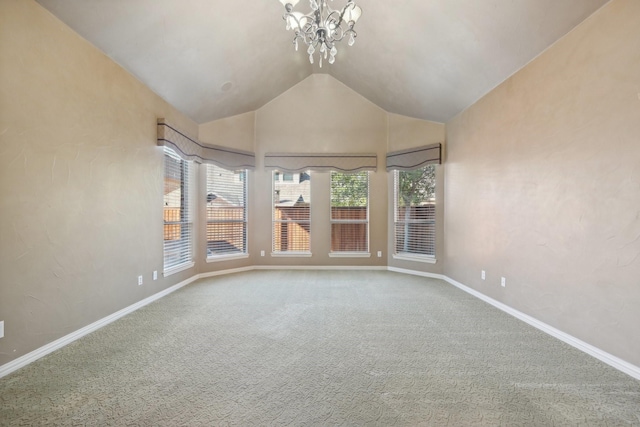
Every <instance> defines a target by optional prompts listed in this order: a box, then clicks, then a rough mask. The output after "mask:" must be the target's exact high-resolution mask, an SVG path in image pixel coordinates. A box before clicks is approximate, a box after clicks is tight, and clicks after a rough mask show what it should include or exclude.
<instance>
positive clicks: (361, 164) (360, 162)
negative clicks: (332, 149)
mask: <svg viewBox="0 0 640 427" xmlns="http://www.w3.org/2000/svg"><path fill="white" fill-rule="evenodd" d="M264 167H265V169H277V170H280V171H283V172H291V173H295V172H302V171H305V170H312V171H316V172H326V171H338V172H358V171H363V170H370V171H375V170H376V169H377V167H378V156H377V155H376V154H375V153H374V154H345V153H340V154H327V153H318V154H309V153H305V154H295V153H267V154H265V156H264Z"/></svg>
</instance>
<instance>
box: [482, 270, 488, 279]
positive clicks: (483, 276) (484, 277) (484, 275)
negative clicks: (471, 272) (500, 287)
mask: <svg viewBox="0 0 640 427" xmlns="http://www.w3.org/2000/svg"><path fill="white" fill-rule="evenodd" d="M480 277H482V280H484V279H486V278H487V275H486V274H485V273H484V270H482V273H481V274H480Z"/></svg>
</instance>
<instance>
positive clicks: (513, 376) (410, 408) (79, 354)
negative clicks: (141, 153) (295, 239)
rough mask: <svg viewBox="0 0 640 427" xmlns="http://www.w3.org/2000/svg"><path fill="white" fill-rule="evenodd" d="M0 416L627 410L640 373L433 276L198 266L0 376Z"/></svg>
mask: <svg viewBox="0 0 640 427" xmlns="http://www.w3.org/2000/svg"><path fill="white" fill-rule="evenodd" d="M0 424H1V425H3V426H4V425H11V426H15V425H139V426H180V425H189V426H210V425H216V426H217V425H221V426H223V425H237V426H253V425H261V426H264V425H292V426H301V425H323V426H324V425H381V426H393V425H397V426H416V425H425V426H439V425H451V426H472V425H488V426H495V425H505V426H519V425H523V426H564V425H567V426H576V425H584V426H598V425H607V426H609V425H611V426H618V425H621V426H622V425H640V381H637V380H634V379H632V378H631V377H628V376H626V375H625V374H622V373H620V372H618V371H616V370H614V369H613V368H610V367H608V366H606V365H604V364H603V363H601V362H599V361H598V360H596V359H593V358H591V357H590V356H587V355H585V354H583V353H581V352H579V351H578V350H575V349H573V348H571V347H569V346H567V345H565V344H564V343H562V342H560V341H557V340H555V339H553V338H551V337H549V336H547V335H545V334H543V333H541V332H539V331H537V330H536V329H533V328H531V327H529V326H528V325H526V324H524V323H522V322H520V321H518V320H516V319H514V318H512V317H510V316H508V315H506V314H504V313H502V312H500V311H498V310H496V309H494V308H493V307H491V306H488V305H487V304H485V303H483V302H481V301H479V300H477V299H475V298H473V297H471V296H469V295H467V294H465V293H463V292H462V291H460V290H458V289H456V288H454V287H452V286H450V285H448V284H446V283H444V282H441V281H437V280H430V279H424V278H419V277H413V276H407V275H402V274H395V273H389V272H362V271H357V272H354V271H269V272H251V273H242V274H236V275H230V276H226V277H220V278H213V279H207V280H202V281H200V282H197V283H195V284H192V285H190V286H187V287H185V288H183V289H182V290H180V291H178V292H176V293H174V294H171V295H169V296H167V297H165V298H163V299H162V300H160V301H158V302H156V303H154V304H151V305H149V306H147V307H145V308H143V309H140V310H139V311H137V312H136V313H133V314H131V315H129V316H127V317H125V318H123V319H121V320H119V321H117V322H115V323H113V324H111V325H109V326H107V327H105V328H103V329H101V330H99V331H97V332H95V333H93V334H91V335H89V336H87V337H85V338H83V339H81V340H79V341H76V342H75V343H73V344H71V345H69V346H67V347H65V348H63V349H61V350H59V351H57V352H55V353H52V354H51V355H49V356H47V357H45V358H43V359H41V360H39V361H37V362H35V363H33V364H31V365H29V366H27V367H26V368H23V369H21V370H19V371H17V372H15V373H14V374H12V375H10V376H7V377H5V378H3V379H0Z"/></svg>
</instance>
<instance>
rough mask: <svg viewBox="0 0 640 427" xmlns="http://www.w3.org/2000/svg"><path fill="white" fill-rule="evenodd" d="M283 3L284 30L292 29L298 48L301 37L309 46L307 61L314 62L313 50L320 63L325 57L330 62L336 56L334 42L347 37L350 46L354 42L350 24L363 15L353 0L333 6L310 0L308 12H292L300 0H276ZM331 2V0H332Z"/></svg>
mask: <svg viewBox="0 0 640 427" xmlns="http://www.w3.org/2000/svg"><path fill="white" fill-rule="evenodd" d="M279 1H280V3H282V4H283V5H284V9H285V13H284V16H283V17H282V18H283V19H284V20H285V22H286V23H287V31H288V30H293V32H294V33H295V36H294V37H293V44H294V45H295V47H296V51H297V50H298V44H299V42H300V41H302V42H304V43H305V45H307V46H308V48H307V53H308V54H309V62H311V63H312V64H313V54H314V53H316V52H318V53H319V57H320V60H319V63H320V67H322V60H323V58H324V59H325V60H327V59H328V61H329V64H333V63H334V62H335V60H336V54H337V53H338V48H337V47H336V42H339V41H341V40H342V39H343V38H345V37H348V38H349V42H348V43H349V46H353V44H354V43H355V42H356V36H357V34H356V32H355V31H354V29H353V27H354V26H355V25H356V22H357V21H358V18H360V15H362V9H360V7H358V6H356V3H355V1H354V0H347V4H346V5H345V6H344V7H343V8H342V9H337V10H334V9H332V8H330V7H329V6H328V5H327V0H310V3H311V11H310V12H309V13H308V14H306V15H305V14H303V13H301V12H294V11H293V8H294V7H295V5H296V4H298V2H299V1H300V0H279ZM331 2H333V0H331Z"/></svg>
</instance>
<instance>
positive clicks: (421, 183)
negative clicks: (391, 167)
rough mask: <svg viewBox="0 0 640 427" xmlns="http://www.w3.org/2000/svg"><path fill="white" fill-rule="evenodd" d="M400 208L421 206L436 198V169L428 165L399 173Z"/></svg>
mask: <svg viewBox="0 0 640 427" xmlns="http://www.w3.org/2000/svg"><path fill="white" fill-rule="evenodd" d="M398 191H399V195H400V198H399V199H400V200H398V202H399V204H400V206H420V205H422V204H424V203H425V202H427V201H428V200H429V199H435V197H436V167H435V165H428V166H425V167H423V168H420V169H416V170H412V171H399V172H398Z"/></svg>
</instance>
